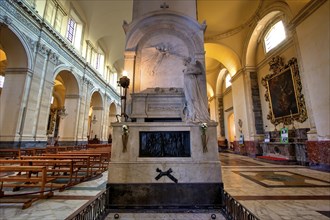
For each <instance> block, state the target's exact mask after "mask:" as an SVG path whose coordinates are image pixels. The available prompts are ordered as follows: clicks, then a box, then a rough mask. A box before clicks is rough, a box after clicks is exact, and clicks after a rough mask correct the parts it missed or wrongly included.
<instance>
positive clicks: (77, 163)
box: [21, 154, 92, 182]
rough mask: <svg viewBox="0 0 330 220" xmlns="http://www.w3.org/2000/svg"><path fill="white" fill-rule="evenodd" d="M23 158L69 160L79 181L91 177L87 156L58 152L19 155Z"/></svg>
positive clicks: (89, 161)
mask: <svg viewBox="0 0 330 220" xmlns="http://www.w3.org/2000/svg"><path fill="white" fill-rule="evenodd" d="M21 159H23V160H57V161H60V160H71V161H72V163H73V169H74V170H75V171H76V170H77V174H76V175H77V179H79V182H81V181H83V180H85V179H88V178H89V177H92V172H91V168H90V164H91V158H90V157H89V156H85V155H84V156H70V155H60V154H45V155H41V156H21Z"/></svg>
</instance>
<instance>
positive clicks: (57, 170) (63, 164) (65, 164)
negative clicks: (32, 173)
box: [0, 156, 78, 191]
mask: <svg viewBox="0 0 330 220" xmlns="http://www.w3.org/2000/svg"><path fill="white" fill-rule="evenodd" d="M73 164H74V163H73V161H72V160H49V159H48V160H47V159H46V160H38V159H30V158H28V156H27V157H26V158H25V159H18V160H0V165H21V166H45V167H46V173H47V177H52V178H55V179H56V180H59V179H61V180H62V179H66V180H67V182H66V183H65V184H56V185H55V182H54V187H55V186H56V187H57V188H59V190H60V191H63V190H64V189H65V187H68V186H72V185H74V184H75V183H78V169H77V168H74V165H73Z"/></svg>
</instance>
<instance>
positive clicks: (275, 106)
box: [261, 56, 308, 126]
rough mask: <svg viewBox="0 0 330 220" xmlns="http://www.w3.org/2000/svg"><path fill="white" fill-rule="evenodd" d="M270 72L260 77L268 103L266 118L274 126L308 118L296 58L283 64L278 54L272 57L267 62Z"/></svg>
mask: <svg viewBox="0 0 330 220" xmlns="http://www.w3.org/2000/svg"><path fill="white" fill-rule="evenodd" d="M269 66H270V70H271V71H272V73H270V74H268V75H266V76H265V77H263V78H262V80H261V83H262V85H263V86H265V88H266V93H265V99H266V101H267V102H268V103H269V113H268V115H267V119H268V120H270V121H271V123H272V124H274V125H275V126H276V125H278V124H280V123H283V124H284V125H289V124H293V122H294V121H298V122H304V121H306V119H307V118H308V116H307V110H306V105H305V98H304V95H303V94H302V92H301V91H302V84H301V80H300V75H299V68H298V63H297V59H296V58H292V59H291V60H289V62H288V64H286V65H284V64H283V60H282V58H281V57H280V56H276V57H273V58H272V60H271V61H270V62H269Z"/></svg>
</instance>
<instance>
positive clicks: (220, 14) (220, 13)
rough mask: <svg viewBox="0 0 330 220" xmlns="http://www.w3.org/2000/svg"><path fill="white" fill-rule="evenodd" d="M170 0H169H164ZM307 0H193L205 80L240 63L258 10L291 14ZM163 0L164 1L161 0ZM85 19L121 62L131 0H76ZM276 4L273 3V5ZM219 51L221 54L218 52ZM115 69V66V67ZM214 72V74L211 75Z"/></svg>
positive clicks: (115, 60)
mask: <svg viewBox="0 0 330 220" xmlns="http://www.w3.org/2000/svg"><path fill="white" fill-rule="evenodd" d="M168 1H170V0H168ZM309 1H310V0H299V1H296V0H197V18H198V22H199V23H202V22H203V21H206V24H207V28H206V32H205V50H206V70H207V71H209V72H213V73H214V74H210V73H209V74H208V75H209V76H208V78H209V79H208V81H209V80H211V81H213V82H214V81H217V78H216V77H218V76H217V74H218V73H219V70H221V69H222V68H223V67H225V68H227V69H228V71H229V72H231V73H234V72H236V71H237V70H238V68H237V67H238V66H240V65H242V57H243V56H242V54H243V53H244V42H245V41H246V38H247V37H248V34H247V30H248V27H250V26H251V24H252V23H253V21H256V20H259V19H261V16H264V15H262V14H260V11H262V10H263V9H264V8H265V7H267V6H269V5H272V4H277V6H278V7H282V6H281V5H285V7H287V8H289V11H290V13H291V14H292V16H294V15H295V14H297V13H298V11H299V10H300V9H301V8H302V7H303V6H304V5H306V4H307V3H308V2H309ZM165 2H166V1H165ZM75 3H76V4H78V6H79V7H80V8H81V9H82V11H84V14H85V16H86V20H87V21H88V22H89V23H88V24H87V26H88V30H87V31H88V32H89V33H93V34H92V35H93V36H95V39H91V40H93V41H94V42H97V43H98V44H100V45H101V46H102V47H103V48H104V49H105V50H106V51H108V52H109V54H107V56H108V57H109V59H110V61H111V62H112V64H113V65H114V66H115V67H119V69H120V66H122V65H123V51H124V46H125V34H124V31H123V28H122V24H123V21H124V20H125V21H127V22H128V23H129V22H131V20H132V11H133V0H93V1H92V0H77V1H75ZM277 6H276V7H277ZM219 51H221V54H219ZM117 71H118V68H117ZM211 75H214V76H211Z"/></svg>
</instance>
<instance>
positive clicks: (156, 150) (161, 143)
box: [139, 131, 190, 157]
mask: <svg viewBox="0 0 330 220" xmlns="http://www.w3.org/2000/svg"><path fill="white" fill-rule="evenodd" d="M139 156H140V157H190V133H189V131H140V151H139Z"/></svg>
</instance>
